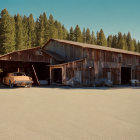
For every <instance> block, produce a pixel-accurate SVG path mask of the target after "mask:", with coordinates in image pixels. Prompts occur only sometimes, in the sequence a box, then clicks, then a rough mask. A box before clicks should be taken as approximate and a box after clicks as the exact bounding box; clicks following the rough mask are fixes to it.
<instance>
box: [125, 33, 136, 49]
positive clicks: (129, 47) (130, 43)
mask: <svg viewBox="0 0 140 140" xmlns="http://www.w3.org/2000/svg"><path fill="white" fill-rule="evenodd" d="M126 42H127V46H128V50H129V51H134V50H135V48H134V43H133V41H132V38H131V34H130V32H128V34H127V37H126Z"/></svg>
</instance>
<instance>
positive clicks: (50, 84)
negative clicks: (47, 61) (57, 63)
mask: <svg viewBox="0 0 140 140" xmlns="http://www.w3.org/2000/svg"><path fill="white" fill-rule="evenodd" d="M51 83H52V68H51V67H50V85H51Z"/></svg>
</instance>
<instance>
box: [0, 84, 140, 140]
mask: <svg viewBox="0 0 140 140" xmlns="http://www.w3.org/2000/svg"><path fill="white" fill-rule="evenodd" d="M0 140H140V88H131V87H128V88H113V89H107V88H99V89H91V88H85V89H78V88H77V89H72V88H67V87H63V88H36V87H33V88H14V89H8V88H7V89H5V88H3V89H0Z"/></svg>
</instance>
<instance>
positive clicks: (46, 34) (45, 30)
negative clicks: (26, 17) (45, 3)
mask: <svg viewBox="0 0 140 140" xmlns="http://www.w3.org/2000/svg"><path fill="white" fill-rule="evenodd" d="M43 23H44V42H45V43H46V42H47V41H48V40H49V39H50V38H49V23H48V19H47V16H46V13H45V12H44V13H43Z"/></svg>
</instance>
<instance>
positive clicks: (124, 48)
mask: <svg viewBox="0 0 140 140" xmlns="http://www.w3.org/2000/svg"><path fill="white" fill-rule="evenodd" d="M126 38H127V37H126V34H124V35H123V39H124V47H123V50H128V46H127V41H126Z"/></svg>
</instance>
